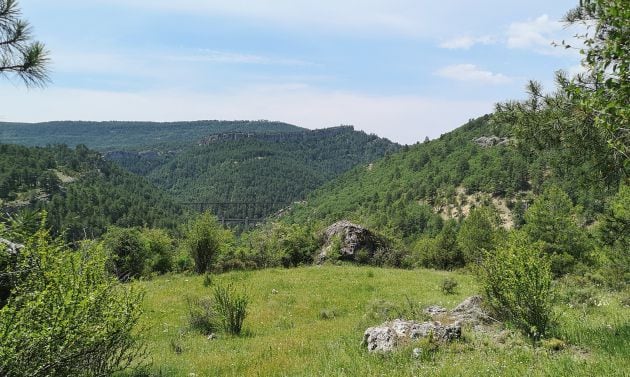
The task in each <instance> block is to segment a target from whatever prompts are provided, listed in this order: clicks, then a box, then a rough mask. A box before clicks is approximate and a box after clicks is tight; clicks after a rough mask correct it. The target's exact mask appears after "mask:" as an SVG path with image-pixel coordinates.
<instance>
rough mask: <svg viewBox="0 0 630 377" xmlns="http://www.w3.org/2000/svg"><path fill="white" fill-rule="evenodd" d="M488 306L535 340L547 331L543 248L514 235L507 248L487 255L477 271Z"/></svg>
mask: <svg viewBox="0 0 630 377" xmlns="http://www.w3.org/2000/svg"><path fill="white" fill-rule="evenodd" d="M479 273H480V277H481V283H482V286H483V289H484V293H485V296H486V298H487V302H488V304H489V305H490V306H491V307H492V308H493V309H494V311H495V312H496V313H497V315H498V316H499V317H501V318H503V319H506V320H508V321H510V322H512V323H513V324H514V325H515V326H516V327H517V328H519V329H520V330H521V331H523V332H524V333H525V334H526V335H527V336H529V337H531V338H533V339H535V340H537V339H539V338H540V337H542V336H544V335H545V333H546V332H547V331H548V329H549V326H550V322H551V315H552V313H551V310H552V300H553V297H552V293H553V291H552V285H551V283H552V276H551V263H550V260H549V257H548V256H547V255H545V253H544V245H543V244H541V243H539V242H538V243H531V242H530V241H529V240H528V239H527V237H526V236H525V235H523V234H522V233H521V232H518V231H515V232H514V233H513V234H512V235H511V236H510V238H509V240H508V242H507V244H506V245H503V246H501V247H499V248H498V249H497V251H496V254H494V255H488V257H487V258H486V259H485V260H484V263H483V265H482V268H481V269H480V270H479Z"/></svg>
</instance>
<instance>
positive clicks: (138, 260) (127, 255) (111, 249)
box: [103, 227, 150, 281]
mask: <svg viewBox="0 0 630 377" xmlns="http://www.w3.org/2000/svg"><path fill="white" fill-rule="evenodd" d="M103 247H104V249H105V250H106V252H107V253H108V254H109V255H110V263H109V266H110V270H111V272H112V273H113V274H114V275H115V276H116V277H118V279H120V280H121V281H127V280H129V279H133V278H137V277H140V276H142V275H146V273H147V272H148V268H149V266H148V264H149V263H148V262H149V258H150V255H149V254H148V250H147V249H146V248H145V245H144V244H143V242H142V239H141V234H140V231H139V230H138V229H135V228H118V227H111V228H109V229H108V230H107V233H105V234H104V235H103Z"/></svg>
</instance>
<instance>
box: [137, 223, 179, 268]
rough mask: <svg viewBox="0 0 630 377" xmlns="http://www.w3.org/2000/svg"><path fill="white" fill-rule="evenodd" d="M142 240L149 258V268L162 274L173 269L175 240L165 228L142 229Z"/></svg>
mask: <svg viewBox="0 0 630 377" xmlns="http://www.w3.org/2000/svg"><path fill="white" fill-rule="evenodd" d="M140 236H141V241H142V243H143V246H144V249H145V253H146V255H147V258H148V261H147V262H148V266H147V267H148V269H149V270H150V271H151V272H157V273H160V274H164V273H167V272H169V271H171V270H172V269H173V254H174V252H175V248H174V242H173V239H172V238H171V236H169V235H168V233H167V232H166V231H165V230H163V229H150V228H145V229H142V231H141V234H140Z"/></svg>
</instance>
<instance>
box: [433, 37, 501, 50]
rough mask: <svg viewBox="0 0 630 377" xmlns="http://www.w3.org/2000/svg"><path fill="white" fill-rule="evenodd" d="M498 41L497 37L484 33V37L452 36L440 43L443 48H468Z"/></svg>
mask: <svg viewBox="0 0 630 377" xmlns="http://www.w3.org/2000/svg"><path fill="white" fill-rule="evenodd" d="M496 42H497V40H496V38H495V37H493V36H490V35H484V36H482V37H472V36H461V37H456V38H451V39H447V40H445V41H443V42H442V43H440V45H439V46H440V47H441V48H447V49H450V50H455V49H464V50H468V49H469V48H471V47H472V46H474V45H476V44H483V45H490V44H495V43H496Z"/></svg>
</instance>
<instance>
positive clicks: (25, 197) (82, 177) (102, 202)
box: [0, 144, 182, 242]
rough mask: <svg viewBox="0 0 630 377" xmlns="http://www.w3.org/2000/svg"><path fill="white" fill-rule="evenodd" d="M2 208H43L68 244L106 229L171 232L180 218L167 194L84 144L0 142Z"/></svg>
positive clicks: (177, 209)
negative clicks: (150, 229)
mask: <svg viewBox="0 0 630 377" xmlns="http://www.w3.org/2000/svg"><path fill="white" fill-rule="evenodd" d="M0 208H1V209H2V211H3V212H9V213H14V212H17V211H30V210H46V211H47V212H48V213H49V216H48V218H47V221H48V225H49V226H50V227H51V228H52V230H53V233H54V234H55V235H59V234H64V236H65V238H66V240H68V241H71V242H75V241H79V240H83V239H85V238H96V237H98V236H100V235H101V234H102V233H103V232H104V231H105V229H106V228H107V227H108V226H109V225H116V226H121V227H132V226H146V227H165V228H174V227H175V225H176V224H177V223H178V222H179V220H180V218H181V216H182V211H181V209H180V208H178V207H177V206H176V205H175V204H174V203H173V200H172V199H171V198H169V197H168V196H167V195H166V194H164V193H163V192H160V191H159V190H158V189H156V188H155V187H153V186H151V184H149V183H148V182H147V181H146V180H144V179H142V178H139V177H137V176H134V175H132V174H130V173H127V172H125V171H124V170H122V169H121V168H118V167H117V166H115V165H114V164H112V163H110V162H107V161H105V160H103V158H102V157H101V155H100V154H99V153H98V152H95V151H91V150H89V149H87V148H86V147H85V146H83V145H79V146H77V147H76V148H74V149H70V148H67V147H66V146H63V145H57V146H48V147H45V148H40V147H31V148H28V147H22V146H16V145H6V144H0Z"/></svg>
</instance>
